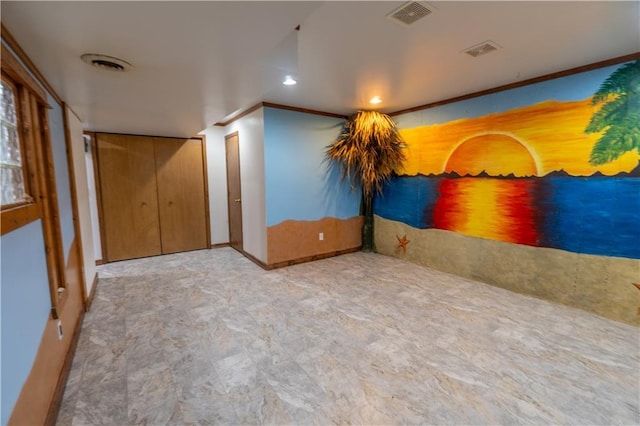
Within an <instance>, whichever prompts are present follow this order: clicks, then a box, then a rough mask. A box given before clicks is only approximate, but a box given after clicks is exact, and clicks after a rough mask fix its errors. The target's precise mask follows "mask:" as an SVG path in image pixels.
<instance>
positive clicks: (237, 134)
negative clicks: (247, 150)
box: [224, 131, 244, 253]
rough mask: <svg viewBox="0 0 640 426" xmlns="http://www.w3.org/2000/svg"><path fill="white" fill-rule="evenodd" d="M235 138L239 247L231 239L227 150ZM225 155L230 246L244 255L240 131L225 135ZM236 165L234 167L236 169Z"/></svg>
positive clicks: (230, 200)
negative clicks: (238, 203)
mask: <svg viewBox="0 0 640 426" xmlns="http://www.w3.org/2000/svg"><path fill="white" fill-rule="evenodd" d="M233 137H235V138H236V141H237V142H236V144H237V151H238V162H237V171H238V184H239V185H238V186H239V187H238V191H239V193H240V218H239V220H240V224H239V225H240V244H239V245H234V244H233V241H232V238H231V206H232V204H231V203H232V202H234V201H232V199H231V194H230V191H229V155H228V154H229V151H228V149H227V147H228V145H227V144H228V141H229V139H231V138H233ZM224 153H225V165H226V171H227V218H228V223H229V229H228V231H229V245H230V246H231V247H233V248H234V249H236V250H238V251H239V252H241V253H244V232H243V229H242V219H243V218H242V177H241V173H240V135H239V132H238V131H235V132H233V133H230V134H228V135H225V137H224ZM235 166H236V165H234V167H235Z"/></svg>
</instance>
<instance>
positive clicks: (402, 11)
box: [387, 1, 433, 25]
mask: <svg viewBox="0 0 640 426" xmlns="http://www.w3.org/2000/svg"><path fill="white" fill-rule="evenodd" d="M431 13H433V8H429V7H427V6H426V5H425V3H423V2H417V1H410V2H409V3H405V4H404V5H402V6H400V7H399V8H398V9H396V10H394V11H393V12H391V13H390V14H388V15H387V17H388V18H389V19H392V20H394V21H396V22H399V23H401V24H403V25H411V24H413V23H414V22H416V21H417V20H418V19H421V18H424V17H425V16H427V15H430V14H431Z"/></svg>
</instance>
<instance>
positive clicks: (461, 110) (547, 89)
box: [394, 65, 620, 128]
mask: <svg viewBox="0 0 640 426" xmlns="http://www.w3.org/2000/svg"><path fill="white" fill-rule="evenodd" d="M619 67H620V65H613V66H610V67H605V68H599V69H596V70H593V71H588V72H585V73H581V74H577V75H571V76H567V77H562V78H557V79H553V80H548V81H545V82H542V83H537V84H532V85H528V86H523V87H519V88H517V89H515V90H517V96H514V90H513V89H512V90H505V91H502V92H497V93H492V94H490V95H486V96H480V97H476V98H472V99H467V100H465V101H462V102H454V103H450V104H446V105H442V106H438V107H434V108H430V109H428V110H423V111H417V112H412V113H408V114H404V115H400V116H397V117H394V119H395V120H396V122H397V123H398V127H400V128H408V127H416V126H427V125H431V124H439V123H446V122H448V121H451V120H457V119H459V118H474V117H482V116H484V115H487V114H492V113H496V112H503V111H508V110H510V109H514V108H520V107H526V106H529V105H533V104H536V103H539V102H544V101H548V100H557V101H578V100H584V99H588V98H590V97H591V96H593V94H594V93H595V91H596V90H598V88H599V87H600V84H602V82H603V81H604V80H605V79H606V78H607V77H608V76H609V75H610V74H611V73H612V72H613V71H615V70H616V69H617V68H619ZM569 80H571V83H570V84H568V81H569Z"/></svg>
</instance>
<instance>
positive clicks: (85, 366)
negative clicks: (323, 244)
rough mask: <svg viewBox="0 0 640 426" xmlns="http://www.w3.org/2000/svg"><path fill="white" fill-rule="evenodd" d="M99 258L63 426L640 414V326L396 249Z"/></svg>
mask: <svg viewBox="0 0 640 426" xmlns="http://www.w3.org/2000/svg"><path fill="white" fill-rule="evenodd" d="M99 273H100V282H99V287H98V290H97V293H96V296H95V300H94V302H93V307H92V309H91V312H89V313H88V314H87V316H86V318H85V323H84V326H83V329H82V333H81V335H80V341H79V345H78V350H77V353H76V357H75V359H74V363H73V367H72V370H71V374H70V377H69V382H68V384H67V389H66V392H65V396H64V400H63V404H62V409H61V411H60V415H59V418H58V424H59V425H71V424H73V425H100V424H101V425H126V424H148V425H165V424H180V425H182V424H229V425H235V424H243V425H244V424H274V425H283V424H318V425H325V424H363V425H391V424H450V425H451V424H455V425H461V424H465V425H466V424H492V425H493V424H504V425H511V424H575V425H586V424H594V425H610V424H620V425H626V424H639V423H640V409H639V407H640V388H639V386H640V329H638V328H635V327H632V326H629V325H625V324H621V323H617V322H614V321H610V320H606V319H603V318H600V317H597V316H595V315H591V314H588V313H586V312H582V311H579V310H575V309H571V308H567V307H564V306H561V305H556V304H552V303H548V302H545V301H542V300H538V299H534V298H531V297H527V296H523V295H519V294H515V293H511V292H509V291H506V290H502V289H499V288H495V287H491V286H488V285H485V284H481V283H477V282H473V281H470V280H467V279H463V278H458V277H455V276H453V275H449V274H444V273H440V272H436V271H433V270H430V269H428V268H424V267H421V266H418V265H413V264H410V263H405V262H403V261H400V260H397V259H393V258H389V257H385V256H381V255H375V254H366V253H354V254H349V255H344V256H339V257H335V258H331V259H325V260H321V261H317V262H312V263H306V264H301V265H297V266H293V267H289V268H283V269H278V270H274V271H269V272H266V271H263V270H262V269H260V268H259V267H257V266H256V265H254V264H253V263H252V262H250V261H249V260H247V259H245V258H244V257H242V256H241V255H240V254H238V253H236V252H235V251H234V250H232V249H229V248H223V249H216V250H203V251H197V252H190V253H181V254H174V255H168V256H161V257H154V258H149V259H140V260H132V261H126V262H118V263H112V264H108V265H105V266H103V267H100V269H99Z"/></svg>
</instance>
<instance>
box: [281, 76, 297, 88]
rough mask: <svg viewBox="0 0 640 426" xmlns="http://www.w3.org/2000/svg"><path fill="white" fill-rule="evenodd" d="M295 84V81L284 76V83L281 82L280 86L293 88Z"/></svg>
mask: <svg viewBox="0 0 640 426" xmlns="http://www.w3.org/2000/svg"><path fill="white" fill-rule="evenodd" d="M296 83H297V81H295V80H294V79H293V77H291V76H290V75H288V76H286V77H285V78H284V81H283V82H282V84H284V85H285V86H293V85H294V84H296Z"/></svg>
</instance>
